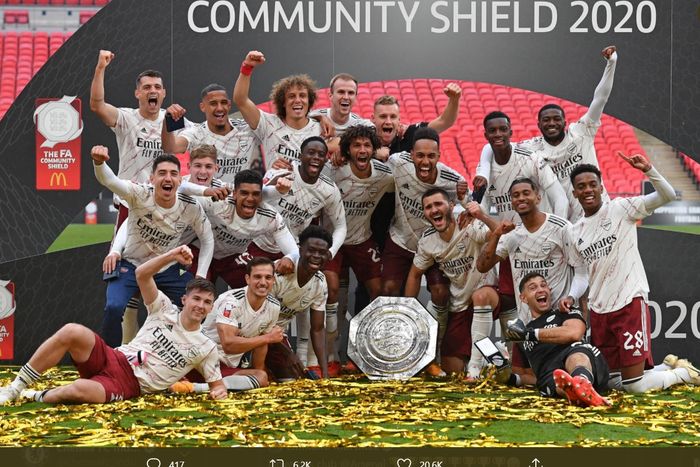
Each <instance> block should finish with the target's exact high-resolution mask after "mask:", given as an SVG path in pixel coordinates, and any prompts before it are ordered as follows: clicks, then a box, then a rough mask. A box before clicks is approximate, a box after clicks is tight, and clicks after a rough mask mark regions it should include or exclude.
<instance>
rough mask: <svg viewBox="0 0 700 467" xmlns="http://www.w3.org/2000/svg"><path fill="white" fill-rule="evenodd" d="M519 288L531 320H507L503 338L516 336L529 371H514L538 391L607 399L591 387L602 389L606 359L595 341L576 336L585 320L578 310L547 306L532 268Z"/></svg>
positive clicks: (542, 283)
mask: <svg viewBox="0 0 700 467" xmlns="http://www.w3.org/2000/svg"><path fill="white" fill-rule="evenodd" d="M519 290H520V299H521V300H522V303H524V304H526V305H527V306H528V307H529V309H530V314H531V316H532V320H531V321H530V322H529V323H528V324H527V326H526V325H525V324H524V323H523V322H522V320H520V319H515V320H512V321H509V322H508V329H507V331H506V339H507V340H509V341H516V342H521V344H520V346H521V349H522V350H523V352H524V354H525V355H526V356H527V359H528V361H529V362H530V366H531V367H532V370H533V371H534V375H532V374H525V375H522V376H520V378H521V379H522V381H521V382H522V383H524V384H535V385H536V386H537V389H539V390H540V394H542V395H543V396H549V397H554V396H555V395H559V396H563V397H566V398H567V399H569V402H571V403H572V404H577V405H583V406H591V405H592V406H599V405H610V402H609V401H608V400H607V399H605V398H604V397H602V396H600V395H599V394H598V392H597V391H604V390H606V389H607V385H608V378H609V377H610V371H609V370H608V364H607V363H606V362H605V359H604V358H603V355H602V354H601V353H600V350H598V348H597V347H594V346H592V345H590V344H586V343H583V342H582V339H583V336H584V334H585V332H586V322H585V321H584V319H583V316H581V313H580V312H579V311H578V310H576V309H572V310H571V311H570V312H569V313H563V312H561V311H559V310H557V309H552V292H551V290H550V289H549V285H547V281H546V280H545V279H544V277H542V275H540V274H539V273H537V272H531V273H529V274H526V275H525V277H523V279H522V281H520V285H519ZM517 378H518V377H514V376H513V377H511V379H512V380H516V379H517ZM511 382H515V381H511Z"/></svg>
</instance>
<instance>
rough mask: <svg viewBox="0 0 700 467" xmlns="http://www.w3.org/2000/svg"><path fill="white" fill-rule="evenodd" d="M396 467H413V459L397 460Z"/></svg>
mask: <svg viewBox="0 0 700 467" xmlns="http://www.w3.org/2000/svg"><path fill="white" fill-rule="evenodd" d="M396 467H411V459H396Z"/></svg>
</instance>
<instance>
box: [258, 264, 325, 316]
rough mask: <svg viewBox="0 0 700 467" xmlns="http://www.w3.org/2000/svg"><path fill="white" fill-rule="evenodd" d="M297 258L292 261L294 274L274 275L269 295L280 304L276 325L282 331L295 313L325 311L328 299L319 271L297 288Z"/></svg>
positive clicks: (322, 276) (323, 277) (323, 280)
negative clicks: (273, 283)
mask: <svg viewBox="0 0 700 467" xmlns="http://www.w3.org/2000/svg"><path fill="white" fill-rule="evenodd" d="M298 267H299V258H297V259H296V260H295V261H294V272H293V273H291V274H285V275H280V274H275V285H274V286H273V287H272V293H271V295H272V296H273V297H276V298H277V299H278V300H279V301H280V303H281V304H282V307H281V310H280V316H279V320H278V321H277V325H278V326H280V327H281V328H282V329H285V328H286V326H287V325H288V324H289V323H290V321H291V320H292V318H293V317H294V316H295V315H296V314H297V313H304V312H307V311H308V310H310V309H311V310H325V309H326V300H327V299H328V285H327V284H326V276H324V275H323V273H322V272H321V271H318V272H316V273H315V274H314V275H313V276H312V277H311V279H309V281H308V282H307V283H306V284H304V286H303V287H299V281H298V280H297V269H298Z"/></svg>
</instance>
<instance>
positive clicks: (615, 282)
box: [568, 153, 700, 393]
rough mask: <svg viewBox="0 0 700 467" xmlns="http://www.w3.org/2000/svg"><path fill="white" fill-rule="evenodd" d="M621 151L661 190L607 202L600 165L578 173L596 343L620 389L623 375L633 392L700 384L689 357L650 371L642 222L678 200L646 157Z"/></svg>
mask: <svg viewBox="0 0 700 467" xmlns="http://www.w3.org/2000/svg"><path fill="white" fill-rule="evenodd" d="M618 154H619V156H620V157H622V158H623V159H624V160H625V161H626V162H627V163H628V164H629V165H630V166H632V167H634V168H635V169H637V170H639V171H641V172H643V173H645V174H646V175H647V177H649V180H650V181H651V183H652V185H653V186H654V189H655V190H656V191H655V192H654V193H650V194H648V195H643V196H634V197H631V198H616V199H613V200H611V201H608V202H604V201H603V200H602V195H603V185H602V183H601V175H600V170H598V168H597V167H595V166H593V165H587V164H582V165H579V166H578V167H576V168H575V169H574V170H573V171H572V172H571V183H572V185H573V187H574V196H576V198H577V199H578V201H579V203H581V207H582V208H583V212H584V213H585V215H584V217H582V218H581V219H579V221H578V222H577V223H576V224H574V225H573V226H572V227H571V228H570V229H569V232H568V234H569V235H568V238H569V245H570V246H571V250H572V254H573V255H574V257H575V260H576V261H577V264H580V265H585V266H587V267H588V274H589V284H590V291H589V294H588V300H589V308H590V312H591V313H590V323H591V343H592V344H593V345H595V346H597V347H598V348H599V349H600V350H601V352H603V355H605V359H606V360H607V362H608V365H610V368H611V379H612V380H613V384H614V386H615V387H618V388H619V386H620V384H619V383H620V377H621V386H622V388H623V389H624V390H625V391H627V392H632V393H640V392H646V391H650V390H653V389H662V388H664V389H665V388H667V387H670V386H672V385H674V384H679V383H688V384H700V376H699V375H698V372H697V371H696V369H695V368H694V367H693V366H692V365H690V364H689V363H688V362H687V361H685V360H684V361H682V363H681V366H679V367H676V368H673V369H671V370H669V369H668V367H667V366H666V365H659V366H658V367H657V368H656V369H657V370H663V371H646V372H645V371H644V370H645V367H646V368H651V366H652V365H653V363H652V357H651V336H650V316H649V308H648V306H647V300H648V294H649V283H648V282H647V277H646V273H645V272H644V264H643V263H642V258H641V257H640V255H639V248H638V246H637V230H636V229H637V222H638V221H639V220H641V219H643V218H645V217H646V216H648V215H650V214H651V213H652V212H653V211H654V209H656V208H658V207H660V206H663V205H664V204H666V203H669V202H671V201H673V200H674V199H675V198H676V193H675V192H674V190H673V187H672V186H671V185H670V184H669V183H668V182H667V181H666V179H664V178H663V177H662V176H661V174H659V172H657V171H656V169H655V168H654V167H652V165H651V164H650V163H649V161H648V160H646V158H645V157H644V156H642V155H640V154H635V155H633V156H631V157H626V156H625V155H624V154H622V153H618ZM672 363H674V364H675V365H676V366H678V362H672ZM618 375H619V376H618ZM613 376H614V377H613Z"/></svg>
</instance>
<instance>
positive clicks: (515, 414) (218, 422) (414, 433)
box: [0, 369, 700, 447]
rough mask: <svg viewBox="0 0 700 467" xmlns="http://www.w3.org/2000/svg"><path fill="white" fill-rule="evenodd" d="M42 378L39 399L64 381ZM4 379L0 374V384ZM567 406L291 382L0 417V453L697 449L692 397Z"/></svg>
mask: <svg viewBox="0 0 700 467" xmlns="http://www.w3.org/2000/svg"><path fill="white" fill-rule="evenodd" d="M76 376H77V375H76V373H75V371H73V370H69V369H59V370H53V371H51V372H49V373H48V374H47V376H46V377H45V378H44V379H43V380H42V382H41V383H40V384H39V385H38V388H39V389H44V388H48V387H53V386H56V385H59V384H65V383H67V382H70V381H71V380H72V379H73V378H75V377H76ZM11 379H12V372H11V371H9V370H2V369H0V385H5V384H8V383H9V382H10V381H11ZM610 397H611V399H612V401H613V404H614V406H613V407H612V408H579V407H573V406H569V405H567V404H566V402H565V401H564V400H561V399H547V398H542V397H540V396H539V395H538V394H537V393H535V391H534V390H530V389H514V388H506V387H502V386H497V385H496V384H495V383H492V382H488V383H486V384H483V385H480V386H478V387H477V386H473V385H472V386H469V385H467V384H465V383H464V382H462V381H460V380H447V381H428V380H422V379H418V378H414V379H412V380H410V381H408V382H405V383H402V382H377V383H371V382H369V381H367V380H366V379H363V378H359V377H345V378H343V379H334V380H326V381H309V380H303V381H297V382H293V383H287V384H282V385H273V386H271V387H269V388H266V389H262V390H256V391H251V392H246V393H235V394H234V393H232V394H231V395H230V397H229V399H227V400H225V401H212V400H209V399H208V397H207V396H206V395H175V394H156V395H148V396H144V397H141V398H139V399H136V400H132V401H124V402H117V403H111V404H104V405H72V406H70V405H58V406H51V405H47V404H40V403H36V402H26V401H25V402H22V403H21V402H16V403H13V404H11V405H9V406H5V407H0V446H140V447H158V446H236V445H241V446H274V447H338V446H343V447H349V446H354V447H388V446H436V447H437V446H445V447H479V446H484V447H508V446H532V447H541V446H585V447H592V446H640V445H641V446H654V445H663V446H668V445H678V446H700V405H699V404H700V388H694V387H687V386H680V387H678V389H676V390H674V391H666V392H657V393H652V394H646V395H629V394H623V393H613V394H612V395H611V396H610Z"/></svg>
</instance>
